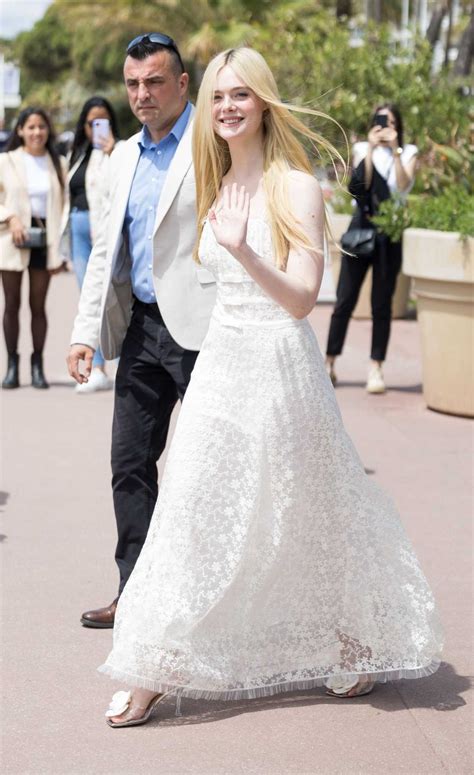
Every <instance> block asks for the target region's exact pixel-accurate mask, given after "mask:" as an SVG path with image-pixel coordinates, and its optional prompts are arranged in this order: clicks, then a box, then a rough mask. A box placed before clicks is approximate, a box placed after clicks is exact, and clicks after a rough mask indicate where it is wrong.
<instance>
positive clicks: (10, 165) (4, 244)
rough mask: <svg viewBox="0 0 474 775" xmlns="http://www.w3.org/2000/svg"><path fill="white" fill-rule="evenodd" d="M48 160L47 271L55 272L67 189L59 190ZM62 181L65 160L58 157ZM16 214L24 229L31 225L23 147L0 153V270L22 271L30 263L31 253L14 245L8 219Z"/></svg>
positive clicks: (65, 171) (55, 175) (52, 168)
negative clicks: (53, 270)
mask: <svg viewBox="0 0 474 775" xmlns="http://www.w3.org/2000/svg"><path fill="white" fill-rule="evenodd" d="M47 159H48V174H49V191H48V204H47V214H46V241H47V246H48V249H47V268H48V269H57V268H58V267H60V266H61V264H62V261H63V258H62V256H61V252H60V249H59V241H60V236H61V219H62V213H63V210H64V208H67V200H68V189H67V184H66V182H65V186H64V188H63V189H62V188H61V186H60V184H59V180H58V176H57V174H56V170H55V168H54V165H53V162H52V160H51V157H50V155H49V154H48V156H47ZM60 163H61V168H62V172H63V179H64V181H66V175H67V170H66V159H64V158H63V157H62V156H61V157H60ZM12 215H17V216H18V218H19V219H20V221H21V222H22V224H23V226H25V227H28V226H30V224H31V203H30V197H29V195H28V179H27V174H26V167H25V157H24V153H23V146H19V148H16V150H14V151H10V152H8V153H0V270H3V269H5V270H9V271H14V272H23V271H24V270H25V269H27V267H28V264H29V261H30V251H29V250H28V249H26V248H17V247H16V245H15V244H14V242H13V239H12V235H11V232H10V228H9V226H8V223H7V220H8V218H10V217H11V216H12Z"/></svg>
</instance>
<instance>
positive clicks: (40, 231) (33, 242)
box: [18, 218, 48, 250]
mask: <svg viewBox="0 0 474 775" xmlns="http://www.w3.org/2000/svg"><path fill="white" fill-rule="evenodd" d="M35 220H36V221H37V222H38V223H40V224H41V226H29V227H28V228H27V229H26V234H27V237H26V240H25V241H24V242H22V243H21V245H18V247H19V248H21V249H22V250H31V249H34V248H45V247H46V246H47V244H48V243H47V236H46V227H45V225H44V224H43V221H42V220H41V219H40V218H35Z"/></svg>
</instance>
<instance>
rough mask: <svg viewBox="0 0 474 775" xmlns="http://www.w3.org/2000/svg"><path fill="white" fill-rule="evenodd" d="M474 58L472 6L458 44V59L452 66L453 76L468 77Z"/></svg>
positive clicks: (473, 11) (473, 12) (473, 17)
mask: <svg viewBox="0 0 474 775" xmlns="http://www.w3.org/2000/svg"><path fill="white" fill-rule="evenodd" d="M473 57H474V6H473V7H472V8H471V18H470V20H469V23H468V25H467V27H466V29H465V30H464V32H463V34H462V36H461V41H460V43H459V51H458V58H457V59H456V64H455V65H454V73H455V75H461V76H462V75H469V73H470V72H471V67H472V59H473Z"/></svg>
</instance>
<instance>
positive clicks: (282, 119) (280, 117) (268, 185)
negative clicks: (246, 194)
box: [193, 47, 346, 270]
mask: <svg viewBox="0 0 474 775" xmlns="http://www.w3.org/2000/svg"><path fill="white" fill-rule="evenodd" d="M225 65H230V66H231V67H232V69H233V70H234V72H235V74H236V75H237V76H239V77H240V78H242V81H243V82H244V84H245V85H246V86H247V87H248V88H249V89H251V90H252V91H253V92H254V93H255V94H256V95H257V96H258V97H260V99H262V100H263V101H264V103H265V112H264V115H263V129H264V140H263V190H264V194H265V200H266V208H267V212H268V216H269V221H270V227H271V233H272V240H273V246H274V249H275V254H276V255H275V263H276V266H277V267H278V268H279V269H283V270H284V269H285V268H286V263H287V259H288V251H289V247H290V245H294V246H298V247H303V248H305V249H311V250H314V245H311V244H309V242H308V238H307V236H306V234H305V232H304V231H303V230H302V229H301V226H300V224H299V223H298V220H297V219H296V218H295V216H294V215H293V214H292V212H291V204H290V201H289V196H288V190H287V186H286V176H287V175H286V173H287V172H288V171H289V170H291V169H296V170H301V171H302V172H307V173H309V174H310V175H312V174H313V170H312V167H311V163H310V161H309V159H308V156H307V155H306V152H305V150H304V148H303V146H302V144H301V142H300V141H299V140H298V138H297V136H296V135H297V134H300V135H302V136H303V137H306V138H307V139H308V140H309V141H310V142H311V144H312V146H313V148H314V149H315V150H316V152H317V153H318V155H319V153H320V149H321V148H322V149H324V150H325V151H326V152H327V153H328V154H329V156H330V158H331V160H332V163H333V165H335V161H336V160H337V161H339V162H341V163H342V166H343V168H344V170H345V169H346V164H345V162H344V159H343V158H342V156H341V154H340V153H339V152H338V151H337V150H336V148H334V146H333V145H332V144H331V143H330V142H328V141H327V140H325V139H324V138H323V137H322V136H321V135H319V134H318V133H317V132H314V131H313V130H312V129H309V128H308V127H307V126H306V125H305V124H304V123H303V122H302V121H301V120H300V119H299V118H298V117H297V116H295V115H293V113H294V112H295V111H296V112H300V113H307V114H309V115H311V116H318V117H322V118H324V119H329V120H332V119H330V117H329V116H327V115H326V114H325V113H322V112H321V111H317V110H313V109H311V108H303V107H298V106H296V105H289V104H286V103H283V102H282V101H281V99H280V96H279V94H278V88H277V85H276V83H275V79H274V77H273V74H272V72H271V70H270V68H269V67H268V65H267V63H266V61H265V59H264V58H263V57H262V55H261V54H259V53H258V52H257V51H255V50H254V49H252V48H247V47H242V48H236V49H228V50H227V51H223V52H222V53H221V54H218V55H217V56H215V57H214V59H212V60H211V61H210V63H209V65H208V66H207V68H206V71H205V73H204V76H203V79H202V83H201V86H200V89H199V95H198V98H197V103H196V113H195V118H194V130H193V157H194V168H195V175H196V193H197V207H198V240H197V244H196V247H195V250H194V259H195V260H196V261H197V262H198V263H199V257H198V247H199V240H200V238H201V233H202V229H203V226H204V221H205V218H206V216H207V214H208V212H209V208H210V207H211V206H212V205H213V203H215V202H217V200H218V198H219V191H220V188H221V182H222V178H223V177H224V175H225V174H226V172H228V170H229V168H230V165H231V158H230V152H229V147H228V145H227V143H226V142H225V140H223V139H222V138H221V137H219V136H218V135H216V133H215V132H214V128H213V121H212V105H213V98H214V89H215V84H216V78H217V74H218V73H219V71H220V70H221V69H222V68H223V67H225ZM335 123H337V122H335ZM338 126H339V125H338ZM341 131H342V133H343V134H344V131H343V130H342V128H341ZM344 136H345V135H344ZM325 229H326V231H327V233H328V234H329V235H330V236H331V230H330V227H329V226H328V224H327V218H326V225H325Z"/></svg>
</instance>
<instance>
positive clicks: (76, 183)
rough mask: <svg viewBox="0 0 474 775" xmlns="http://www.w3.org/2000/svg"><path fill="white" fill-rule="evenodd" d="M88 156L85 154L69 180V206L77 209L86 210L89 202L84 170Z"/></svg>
mask: <svg viewBox="0 0 474 775" xmlns="http://www.w3.org/2000/svg"><path fill="white" fill-rule="evenodd" d="M89 159H90V156H89V155H88V154H86V156H84V158H83V160H82V161H81V163H80V165H79V167H78V168H77V170H76V171H75V173H74V175H73V176H72V178H71V180H70V181H69V191H70V193H71V207H76V208H77V209H78V210H88V209H89V204H88V202H87V195H86V170H87V165H88V163H89Z"/></svg>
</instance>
